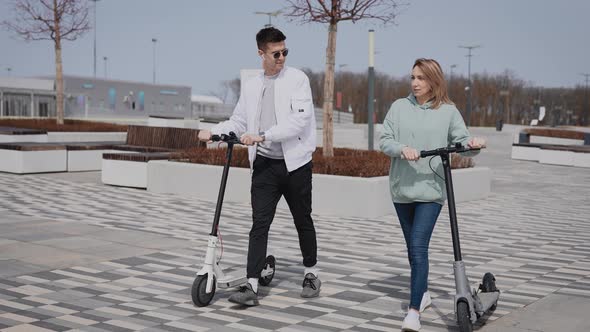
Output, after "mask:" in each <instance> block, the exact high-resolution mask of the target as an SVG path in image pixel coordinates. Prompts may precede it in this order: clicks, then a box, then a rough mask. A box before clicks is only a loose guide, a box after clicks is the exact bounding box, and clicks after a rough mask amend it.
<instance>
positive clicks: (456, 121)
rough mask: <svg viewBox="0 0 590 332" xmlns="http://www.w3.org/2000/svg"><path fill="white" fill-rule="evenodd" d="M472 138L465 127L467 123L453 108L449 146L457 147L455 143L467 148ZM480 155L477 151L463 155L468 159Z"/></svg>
mask: <svg viewBox="0 0 590 332" xmlns="http://www.w3.org/2000/svg"><path fill="white" fill-rule="evenodd" d="M470 139H471V136H470V135H469V131H468V130H467V127H466V126H465V121H463V117H462V116H461V113H460V112H459V110H458V109H457V108H453V115H452V116H451V121H450V123H449V137H448V140H449V144H450V145H455V143H461V145H463V146H467V143H469V140H470ZM478 153H479V150H477V151H470V152H464V153H462V155H464V156H467V157H473V156H475V155H477V154H478Z"/></svg>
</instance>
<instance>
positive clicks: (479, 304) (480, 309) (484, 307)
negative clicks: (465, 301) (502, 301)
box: [475, 292, 500, 316]
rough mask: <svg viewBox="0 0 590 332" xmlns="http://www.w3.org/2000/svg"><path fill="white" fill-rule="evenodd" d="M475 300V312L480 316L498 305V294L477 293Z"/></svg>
mask: <svg viewBox="0 0 590 332" xmlns="http://www.w3.org/2000/svg"><path fill="white" fill-rule="evenodd" d="M476 298H477V300H479V301H477V300H476V301H475V312H476V313H477V314H478V315H480V316H482V315H483V314H485V313H486V312H487V311H488V310H489V309H490V308H491V307H492V306H494V305H495V304H496V303H498V299H499V298H500V292H487V293H477V295H476Z"/></svg>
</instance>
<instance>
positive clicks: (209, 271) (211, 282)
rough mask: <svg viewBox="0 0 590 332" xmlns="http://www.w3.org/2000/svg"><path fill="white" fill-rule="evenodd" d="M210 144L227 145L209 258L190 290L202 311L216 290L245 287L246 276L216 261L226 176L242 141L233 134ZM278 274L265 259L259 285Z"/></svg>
mask: <svg viewBox="0 0 590 332" xmlns="http://www.w3.org/2000/svg"><path fill="white" fill-rule="evenodd" d="M211 140H212V141H214V142H225V143H227V153H226V161H225V165H224V166H223V174H222V176H221V186H220V187H219V195H218V196H217V206H216V207H215V215H214V218H213V227H212V228H211V233H210V234H209V242H208V245H207V254H206V255H205V265H204V266H203V267H202V268H201V270H199V272H197V277H196V279H195V281H194V282H193V286H192V289H191V296H192V300H193V303H194V304H195V305H197V306H199V307H204V306H207V305H209V303H210V302H211V300H212V299H213V296H214V295H215V289H216V287H219V288H233V287H237V286H240V285H243V284H245V283H246V281H247V278H246V277H245V276H232V275H226V274H224V273H223V269H222V268H221V267H220V265H219V263H220V260H217V248H218V246H217V243H218V236H217V235H218V228H219V219H220V216H221V206H222V204H223V196H224V194H225V185H226V184H227V176H228V174H229V167H230V163H231V158H232V152H233V148H234V145H236V144H241V142H240V139H239V138H238V137H237V136H236V134H235V133H234V132H230V133H229V134H228V135H226V134H222V135H213V136H211ZM274 274H275V258H274V256H272V255H269V256H267V257H266V260H265V264H264V269H263V270H262V272H261V275H260V278H259V279H258V283H259V284H260V285H262V286H268V285H269V284H270V282H271V281H272V279H273V277H274Z"/></svg>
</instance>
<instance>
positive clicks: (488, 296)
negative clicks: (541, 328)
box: [420, 143, 500, 332]
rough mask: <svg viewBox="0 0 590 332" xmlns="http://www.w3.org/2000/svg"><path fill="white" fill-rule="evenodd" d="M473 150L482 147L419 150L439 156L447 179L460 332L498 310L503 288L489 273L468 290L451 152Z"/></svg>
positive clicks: (467, 329)
mask: <svg viewBox="0 0 590 332" xmlns="http://www.w3.org/2000/svg"><path fill="white" fill-rule="evenodd" d="M470 150H479V149H471V148H468V147H464V146H462V145H461V143H457V144H455V146H449V147H446V148H439V149H435V150H429V151H421V152H420V157H421V158H425V157H429V156H440V158H441V159H442V164H443V169H444V172H445V178H444V180H445V185H446V190H447V199H448V202H449V203H448V204H449V217H450V220H451V223H450V224H451V237H452V238H453V253H454V255H455V261H454V263H453V270H454V273H455V292H456V294H455V314H456V316H457V324H458V325H459V331H461V332H471V331H473V324H474V323H475V322H476V321H477V319H478V318H479V317H481V316H482V315H484V314H485V313H486V312H488V311H493V310H495V309H496V306H497V304H498V299H499V297H500V291H499V290H498V289H497V288H496V278H494V275H493V274H492V273H490V272H488V273H486V274H485V275H484V276H483V279H482V282H481V284H480V285H479V289H478V290H475V289H474V290H473V291H471V290H470V289H469V280H468V279H467V274H466V272H465V263H463V260H462V258H461V246H460V243H459V228H458V226H457V213H456V211H455V193H454V191H453V179H452V177H451V163H450V158H449V155H450V154H451V153H453V152H457V153H460V152H467V151H470Z"/></svg>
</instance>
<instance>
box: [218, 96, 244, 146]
mask: <svg viewBox="0 0 590 332" xmlns="http://www.w3.org/2000/svg"><path fill="white" fill-rule="evenodd" d="M246 125H247V114H246V107H244V102H243V99H242V96H241V95H240V99H239V100H238V103H237V104H236V107H235V108H234V112H233V114H232V116H231V117H230V118H229V120H227V121H223V122H220V123H218V124H216V125H215V126H213V127H212V128H211V133H212V134H215V135H219V134H229V132H230V131H233V132H234V133H235V134H236V135H237V136H238V137H240V136H241V135H242V134H243V133H245V132H246Z"/></svg>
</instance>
